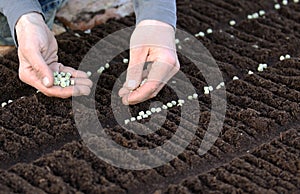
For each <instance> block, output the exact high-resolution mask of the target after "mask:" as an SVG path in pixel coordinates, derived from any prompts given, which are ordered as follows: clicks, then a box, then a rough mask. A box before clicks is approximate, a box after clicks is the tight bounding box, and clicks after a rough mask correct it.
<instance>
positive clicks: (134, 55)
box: [123, 48, 148, 90]
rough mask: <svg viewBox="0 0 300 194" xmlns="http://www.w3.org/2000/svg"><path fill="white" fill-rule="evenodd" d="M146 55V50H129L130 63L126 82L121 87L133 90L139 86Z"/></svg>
mask: <svg viewBox="0 0 300 194" xmlns="http://www.w3.org/2000/svg"><path fill="white" fill-rule="evenodd" d="M147 54H148V49H145V48H134V49H131V50H130V61H129V65H128V69H127V74H126V82H125V84H124V86H123V87H124V88H127V89H128V90H134V89H136V88H137V87H138V86H139V85H140V83H141V80H142V73H143V69H144V63H145V62H146V60H147Z"/></svg>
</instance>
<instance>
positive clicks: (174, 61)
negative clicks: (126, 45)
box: [119, 20, 180, 104]
mask: <svg viewBox="0 0 300 194" xmlns="http://www.w3.org/2000/svg"><path fill="white" fill-rule="evenodd" d="M158 34H159V35H158ZM147 62H148V63H149V62H150V63H151V64H149V65H148V67H147V69H145V70H144V65H145V63H147ZM179 67H180V64H179V61H178V58H177V54H176V46H175V31H174V29H173V27H172V26H170V25H169V24H166V23H163V22H160V21H156V20H144V21H142V22H140V23H139V24H138V25H137V27H136V29H135V30H134V32H133V34H132V36H131V40H130V61H129V65H128V69H127V76H126V82H125V83H124V85H123V87H122V88H121V89H120V91H119V95H120V97H122V101H123V103H124V104H137V103H140V102H143V101H145V100H148V99H150V98H153V97H155V96H156V95H157V94H158V92H159V91H160V90H161V89H162V88H163V87H164V85H165V84H166V83H167V82H168V80H169V79H170V78H171V77H173V76H174V75H175V74H176V73H177V72H178V70H179ZM145 79H146V81H145V82H144V83H143V84H141V83H142V81H143V80H145Z"/></svg>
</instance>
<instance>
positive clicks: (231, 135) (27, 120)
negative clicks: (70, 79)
mask: <svg viewBox="0 0 300 194" xmlns="http://www.w3.org/2000/svg"><path fill="white" fill-rule="evenodd" d="M274 4H275V3H274V1H273V0H268V1H265V0H260V1H250V0H242V1H241V0H230V1H229V0H223V1H222V0H206V1H204V0H194V1H187V0H182V1H178V28H179V29H183V30H185V31H187V32H189V33H191V34H196V33H199V31H203V32H205V31H206V29H207V28H211V29H213V33H212V34H208V35H207V36H205V37H200V36H199V37H197V38H198V39H199V41H201V42H202V43H203V45H205V47H206V48H207V49H208V50H209V51H210V53H211V54H212V55H213V57H214V58H215V60H216V61H217V64H218V65H219V67H220V69H221V71H222V73H223V77H224V80H225V84H226V94H227V103H228V104H227V112H226V118H225V122H224V126H223V130H222V132H221V134H220V135H219V137H218V139H217V141H216V142H215V144H214V146H213V147H212V149H210V150H209V151H208V152H207V153H206V154H205V155H203V156H200V155H199V154H198V153H197V150H198V149H199V146H200V143H201V140H202V139H203V136H204V134H205V132H206V130H207V125H208V122H209V118H210V111H209V110H210V105H211V102H210V96H209V95H204V94H203V86H205V85H206V82H205V79H204V77H203V76H202V75H201V73H200V72H199V71H197V70H196V67H195V66H194V65H193V64H192V63H191V62H190V61H189V60H188V59H186V58H185V57H183V56H181V55H180V54H179V58H180V62H181V66H182V68H181V69H182V71H183V72H184V73H185V75H186V76H187V77H188V78H189V79H190V80H191V82H192V83H193V85H194V86H195V87H196V90H197V92H198V93H199V106H200V108H201V113H200V120H199V121H200V122H199V126H198V129H197V131H196V134H195V137H194V139H193V141H192V142H191V143H190V144H189V146H188V147H187V148H186V150H185V151H184V152H183V153H182V154H180V155H179V156H178V157H176V159H174V160H172V161H171V162H169V163H168V164H166V165H164V166H161V167H158V168H154V169H150V170H141V171H132V170H125V169H120V168H116V167H114V166H112V165H110V164H108V163H105V162H104V161H102V160H100V159H99V158H97V157H96V156H95V155H94V154H93V153H92V152H91V151H89V149H88V148H87V147H86V146H85V144H84V143H83V142H82V140H81V139H80V136H79V134H78V131H77V129H76V125H75V121H74V118H73V115H74V113H73V111H72V100H71V99H64V100H63V99H56V98H49V97H46V96H44V95H43V94H41V93H36V90H35V89H33V88H31V87H29V86H27V85H25V84H23V83H22V82H21V81H20V80H19V79H18V59H17V53H16V51H14V52H12V53H10V54H8V55H6V56H5V57H4V58H0V93H1V96H0V102H7V101H8V100H13V102H12V103H10V104H8V105H7V106H5V107H3V108H0V115H1V119H0V131H1V132H0V193H157V194H158V193H299V192H300V159H299V158H300V106H299V102H300V61H299V59H298V56H299V54H300V49H299V45H300V4H296V3H293V2H292V1H291V2H289V3H288V5H282V4H281V9H279V10H276V9H274ZM259 10H265V11H266V14H265V15H264V16H263V17H259V18H258V19H252V20H249V19H247V15H248V14H252V13H254V12H258V11H259ZM230 20H235V21H236V22H237V23H236V25H234V26H230V25H229V21H230ZM134 22H135V21H134V16H131V17H126V18H123V19H121V20H118V21H115V20H111V21H109V22H108V23H107V24H104V25H101V26H98V27H96V28H94V29H92V33H91V34H84V33H81V32H76V33H77V34H75V32H67V33H65V34H62V35H60V36H59V37H57V38H58V44H59V48H60V50H59V58H60V60H61V62H62V63H63V64H65V65H69V66H72V67H75V68H77V67H78V66H79V64H80V62H81V60H82V59H83V57H84V55H85V54H86V53H87V52H88V51H89V49H90V48H91V47H92V46H93V45H94V44H95V43H96V42H97V41H99V40H101V39H102V38H104V37H105V36H107V35H108V34H110V33H113V32H115V31H117V30H119V29H123V28H125V27H127V26H132V25H134ZM78 35H79V36H78ZM124 41H128V40H124ZM181 41H183V40H181ZM286 54H290V55H291V58H290V59H287V60H283V61H280V60H279V57H280V56H281V55H286ZM123 58H128V52H123V53H121V54H120V55H119V56H117V57H116V58H114V59H113V61H111V62H110V64H111V68H110V69H108V70H106V71H105V72H104V73H103V74H102V75H101V77H100V78H101V79H100V81H99V82H98V85H97V90H96V94H95V97H96V108H97V110H98V116H99V119H100V122H101V123H102V124H103V126H105V127H106V128H105V130H106V132H107V134H109V135H110V136H111V137H112V138H113V139H114V141H116V142H117V143H118V144H119V145H122V146H124V147H128V148H131V149H145V148H153V147H157V146H160V145H162V144H163V143H164V142H165V141H166V140H168V139H170V138H171V137H172V135H173V134H174V132H175V131H176V126H177V125H178V121H179V120H180V109H179V108H178V107H175V108H172V109H170V110H169V111H168V116H167V120H166V121H165V123H164V124H163V126H162V127H161V129H160V130H158V131H156V132H155V133H153V134H150V135H147V136H142V135H137V134H133V133H131V132H128V131H126V130H125V129H123V128H122V127H121V126H120V125H118V124H116V122H114V116H113V113H112V110H111V107H110V100H111V99H110V96H111V90H112V88H113V85H114V82H115V81H116V79H117V77H118V76H119V75H120V74H121V73H122V72H123V71H125V70H126V67H127V64H123V62H122V60H123ZM259 63H267V64H268V68H267V69H265V70H264V71H263V72H258V71H257V67H258V64H259ZM249 70H252V71H253V72H254V74H253V75H249V74H248V71H249ZM234 76H238V77H239V78H240V79H239V80H232V78H233V77H234ZM173 99H176V96H175V95H174V94H172V92H170V90H169V89H168V88H165V89H163V91H162V92H161V93H160V94H159V95H158V96H157V97H156V99H153V100H151V101H155V100H158V101H162V102H168V101H171V100H173ZM148 108H149V102H145V103H141V104H139V105H135V106H132V107H131V111H132V113H133V114H137V113H138V111H139V110H146V109H148ZM186 122H187V123H188V122H192V121H186Z"/></svg>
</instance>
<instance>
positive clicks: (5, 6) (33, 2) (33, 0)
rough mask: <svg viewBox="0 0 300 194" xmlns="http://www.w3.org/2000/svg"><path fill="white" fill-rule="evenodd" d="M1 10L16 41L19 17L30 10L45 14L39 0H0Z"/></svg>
mask: <svg viewBox="0 0 300 194" xmlns="http://www.w3.org/2000/svg"><path fill="white" fill-rule="evenodd" d="M0 12H1V13H3V15H5V16H6V17H7V21H8V25H9V28H10V31H11V34H12V37H13V38H14V40H15V42H16V39H15V38H16V37H15V25H16V23H17V21H18V20H19V18H20V17H21V16H22V15H24V14H26V13H29V12H38V13H41V14H43V12H42V8H41V5H40V3H39V1H38V0H0Z"/></svg>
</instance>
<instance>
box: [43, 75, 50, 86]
mask: <svg viewBox="0 0 300 194" xmlns="http://www.w3.org/2000/svg"><path fill="white" fill-rule="evenodd" d="M49 83H50V81H49V78H48V77H44V78H43V84H44V86H46V87H47V86H48V85H49Z"/></svg>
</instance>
